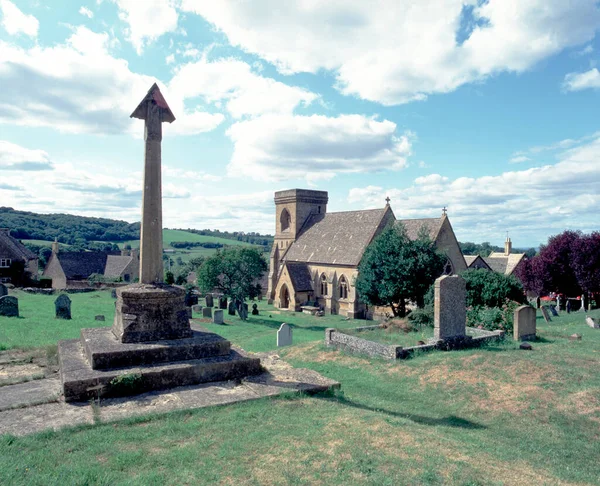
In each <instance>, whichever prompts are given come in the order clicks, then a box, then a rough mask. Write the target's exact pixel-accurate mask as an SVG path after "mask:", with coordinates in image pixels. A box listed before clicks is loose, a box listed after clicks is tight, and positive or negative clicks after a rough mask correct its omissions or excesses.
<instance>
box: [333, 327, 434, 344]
mask: <svg viewBox="0 0 600 486" xmlns="http://www.w3.org/2000/svg"><path fill="white" fill-rule="evenodd" d="M345 332H346V334H350V335H351V336H356V337H359V338H361V339H366V340H368V341H374V342H376V343H380V344H393V345H396V346H404V347H408V346H417V345H418V342H419V341H423V342H427V340H428V339H431V338H433V328H432V327H425V328H423V329H420V330H415V331H409V332H404V331H402V330H398V329H382V328H377V329H365V330H361V331H357V330H355V329H348V330H347V331H345Z"/></svg>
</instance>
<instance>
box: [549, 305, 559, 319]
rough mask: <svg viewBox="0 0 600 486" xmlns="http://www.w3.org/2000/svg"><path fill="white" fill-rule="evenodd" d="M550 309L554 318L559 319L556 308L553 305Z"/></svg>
mask: <svg viewBox="0 0 600 486" xmlns="http://www.w3.org/2000/svg"><path fill="white" fill-rule="evenodd" d="M549 307H550V313H551V314H552V315H553V316H554V317H558V312H556V308H555V307H554V306H553V305H551V306H549Z"/></svg>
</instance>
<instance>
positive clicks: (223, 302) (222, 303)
mask: <svg viewBox="0 0 600 486" xmlns="http://www.w3.org/2000/svg"><path fill="white" fill-rule="evenodd" d="M219 309H227V297H219Z"/></svg>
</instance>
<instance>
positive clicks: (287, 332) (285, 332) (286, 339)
mask: <svg viewBox="0 0 600 486" xmlns="http://www.w3.org/2000/svg"><path fill="white" fill-rule="evenodd" d="M292 341H293V330H292V328H291V327H290V326H289V325H288V324H286V323H285V322H284V323H283V324H282V325H281V326H279V330H278V331H277V346H278V347H281V346H291V345H292Z"/></svg>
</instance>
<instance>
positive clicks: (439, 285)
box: [433, 275, 467, 340]
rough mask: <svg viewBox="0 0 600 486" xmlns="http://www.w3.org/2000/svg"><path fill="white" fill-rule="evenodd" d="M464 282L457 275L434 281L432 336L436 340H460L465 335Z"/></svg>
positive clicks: (465, 292)
mask: <svg viewBox="0 0 600 486" xmlns="http://www.w3.org/2000/svg"><path fill="white" fill-rule="evenodd" d="M466 288H467V287H466V282H465V280H464V279H463V278H462V277H459V276H458V275H452V276H449V275H444V276H442V277H440V278H438V279H437V280H436V281H435V304H434V305H435V306H434V329H433V336H434V338H435V339H436V340H446V339H454V338H462V337H464V336H465V334H466V325H467V307H466V295H467V290H466Z"/></svg>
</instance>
